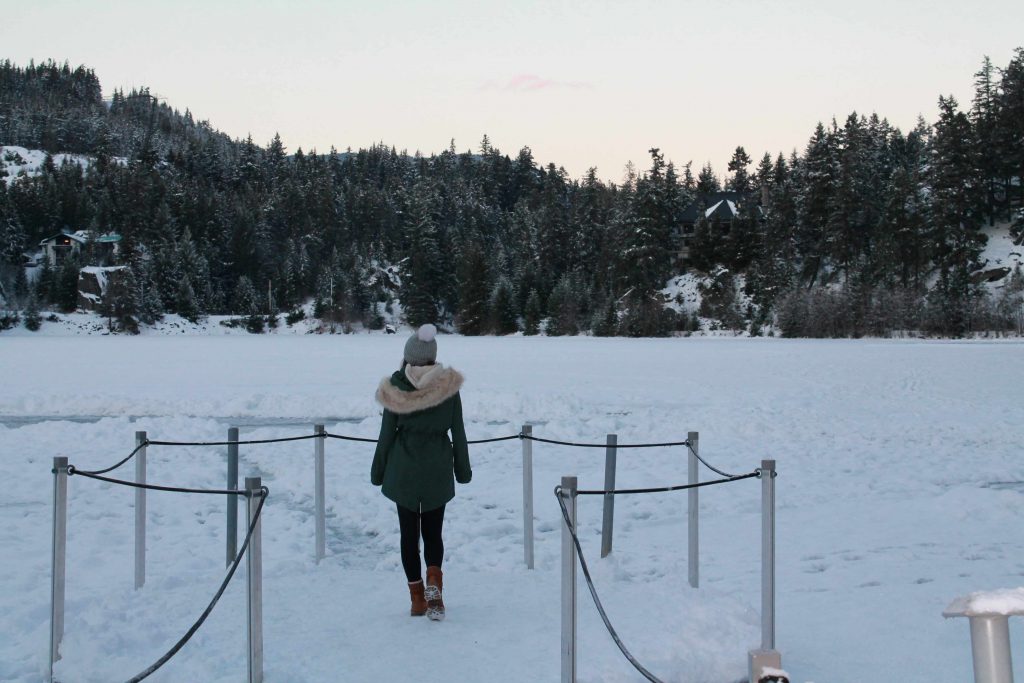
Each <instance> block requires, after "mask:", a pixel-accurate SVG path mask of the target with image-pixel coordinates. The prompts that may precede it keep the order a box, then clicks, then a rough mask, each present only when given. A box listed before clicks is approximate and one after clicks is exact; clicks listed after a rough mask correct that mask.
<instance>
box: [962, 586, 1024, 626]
mask: <svg viewBox="0 0 1024 683" xmlns="http://www.w3.org/2000/svg"><path fill="white" fill-rule="evenodd" d="M1021 615H1024V588H1003V589H1000V590H994V591H978V592H975V593H969V594H967V595H963V596H960V597H959V598H957V599H956V600H954V601H953V602H951V603H949V607H947V608H946V609H944V610H943V611H942V616H944V617H946V618H947V619H950V618H953V617H1000V616H1005V617H1010V616H1021Z"/></svg>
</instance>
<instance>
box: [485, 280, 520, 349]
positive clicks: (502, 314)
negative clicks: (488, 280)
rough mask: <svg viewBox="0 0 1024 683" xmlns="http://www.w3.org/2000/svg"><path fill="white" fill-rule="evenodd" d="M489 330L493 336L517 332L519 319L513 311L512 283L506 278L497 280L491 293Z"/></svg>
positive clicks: (514, 310)
mask: <svg viewBox="0 0 1024 683" xmlns="http://www.w3.org/2000/svg"><path fill="white" fill-rule="evenodd" d="M490 309H491V328H492V329H493V330H494V334H498V335H504V334H513V333H514V332H518V331H519V319H518V315H517V314H516V309H515V297H514V296H513V293H512V283H510V282H509V281H508V279H507V278H504V277H502V278H499V279H498V282H497V283H496V284H495V285H494V291H493V292H492V293H491V302H490Z"/></svg>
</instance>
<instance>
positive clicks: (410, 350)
mask: <svg viewBox="0 0 1024 683" xmlns="http://www.w3.org/2000/svg"><path fill="white" fill-rule="evenodd" d="M436 335H437V328H436V327H434V326H433V325H431V324H429V323H428V324H426V325H422V326H421V327H420V329H419V330H417V331H416V332H415V334H413V335H411V336H410V337H409V339H408V340H407V341H406V342H405V354H404V356H403V358H404V360H405V362H406V363H408V364H409V365H433V364H434V363H435V362H436V360H437V339H436V338H435V337H436Z"/></svg>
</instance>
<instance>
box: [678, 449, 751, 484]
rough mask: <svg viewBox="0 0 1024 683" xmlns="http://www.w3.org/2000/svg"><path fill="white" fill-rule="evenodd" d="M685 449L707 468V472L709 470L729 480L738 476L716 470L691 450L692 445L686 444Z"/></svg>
mask: <svg viewBox="0 0 1024 683" xmlns="http://www.w3.org/2000/svg"><path fill="white" fill-rule="evenodd" d="M686 447H687V448H688V449H689V451H690V452H691V453H693V455H694V457H695V458H697V460H700V461H701V462H702V463H703V464H704V467H707V468H708V469H709V470H711V471H712V472H714V473H715V474H719V475H721V476H723V477H729V478H730V479H731V478H733V477H736V476H739V475H736V474H729V473H728V472H723V471H722V470H720V469H718V468H717V467H714V466H712V465H711V463H709V462H708V461H707V460H705V459H704V458H702V457H700V453H698V452H697V451H695V450H693V445H692V444H689V443H688V444H686Z"/></svg>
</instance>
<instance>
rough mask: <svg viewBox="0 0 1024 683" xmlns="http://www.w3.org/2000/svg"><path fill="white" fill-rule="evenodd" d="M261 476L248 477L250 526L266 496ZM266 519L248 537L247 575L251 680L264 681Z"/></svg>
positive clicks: (258, 523) (246, 487) (247, 499)
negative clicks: (263, 534)
mask: <svg viewBox="0 0 1024 683" xmlns="http://www.w3.org/2000/svg"><path fill="white" fill-rule="evenodd" d="M262 486H263V482H262V480H261V477H246V478H245V490H246V493H247V496H246V499H245V500H246V510H247V512H248V515H247V518H248V520H249V524H248V526H252V523H253V519H255V517H256V508H257V507H259V499H260V498H261V497H262V496H263V491H262ZM261 526H263V522H262V521H259V522H256V526H255V528H254V529H253V532H252V537H251V538H250V539H249V550H248V558H247V559H248V562H247V568H248V574H249V607H248V610H247V611H248V614H249V639H248V640H249V683H263V551H262V543H261V542H260V527H261Z"/></svg>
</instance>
